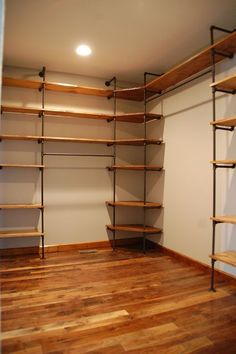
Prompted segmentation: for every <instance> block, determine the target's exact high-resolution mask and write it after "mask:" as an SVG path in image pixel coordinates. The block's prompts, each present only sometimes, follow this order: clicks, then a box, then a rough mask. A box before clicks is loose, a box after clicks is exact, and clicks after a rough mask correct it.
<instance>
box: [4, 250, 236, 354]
mask: <svg viewBox="0 0 236 354" xmlns="http://www.w3.org/2000/svg"><path fill="white" fill-rule="evenodd" d="M208 289H209V275H207V274H206V273H204V271H203V270H201V269H199V268H194V267H193V266H189V265H186V264H184V263H182V262H180V261H179V260H176V259H174V258H171V257H169V256H167V255H164V254H162V253H158V252H157V251H155V250H153V251H149V252H148V253H147V254H146V255H143V254H142V253H141V252H140V251H138V250H134V249H119V250H116V251H115V252H112V251H111V250H110V249H106V250H99V251H97V252H95V253H88V254H81V253H80V252H79V251H69V252H60V253H50V254H47V256H46V259H45V260H40V259H39V258H38V257H37V256H36V255H32V256H26V255H25V256H14V257H2V258H1V291H2V296H1V305H2V306H1V307H2V353H3V354H5V353H6V354H7V353H16V354H23V353H27V354H42V353H49V354H80V353H81V354H82V353H90V354H92V353H93V354H99V353H101V354H120V353H129V354H131V353H132V354H135V353H136V354H137V353H141V354H152V353H157V354H162V353H163V354H178V353H202V354H205V353H206V354H207V353H213V354H216V353H222V354H226V353H227V354H230V353H232V354H233V353H234V354H235V353H236V287H235V284H234V283H233V282H229V281H225V280H222V279H220V280H218V282H217V292H216V293H212V292H209V290H208Z"/></svg>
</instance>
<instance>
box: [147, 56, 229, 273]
mask: <svg viewBox="0 0 236 354" xmlns="http://www.w3.org/2000/svg"><path fill="white" fill-rule="evenodd" d="M235 69H236V60H235V59H234V60H228V61H224V62H223V63H221V64H219V65H218V67H217V73H218V75H217V79H221V78H224V77H226V76H228V75H230V74H232V73H235ZM210 83H211V75H210V74H208V75H207V76H205V77H204V78H201V79H198V80H197V81H194V82H193V83H191V84H188V85H187V86H184V87H182V89H179V90H178V91H174V92H173V93H172V94H169V95H167V96H163V97H164V98H163V100H162V103H159V104H158V103H157V102H154V103H152V104H150V109H151V110H153V112H155V111H156V110H157V111H159V110H160V105H161V106H162V109H163V114H164V116H165V123H164V135H163V137H164V141H165V154H164V167H165V176H164V198H163V203H164V213H163V217H164V221H163V229H164V233H163V235H162V238H161V243H162V244H163V245H164V246H166V247H168V248H170V249H172V250H175V251H177V252H179V253H182V254H184V255H187V256H189V257H191V258H193V259H197V260H199V261H202V262H204V263H208V264H209V263H210V259H209V257H208V256H209V254H210V253H211V235H212V223H211V221H210V220H209V218H210V216H211V215H212V166H211V164H210V163H209V161H210V160H212V128H211V126H210V125H209V122H210V121H211V120H212V100H211V89H210V88H209V85H210ZM216 107H217V110H216V112H217V118H221V117H222V118H224V117H230V116H234V115H235V96H233V95H225V94H221V93H217V104H216ZM152 134H154V135H155V134H158V132H157V131H156V132H154V131H153V130H152ZM217 142H218V143H217V157H218V159H227V158H228V159H235V158H236V132H223V131H218V132H217ZM235 182H236V171H235V169H234V170H227V169H219V170H218V171H217V214H218V215H224V214H228V215H230V214H231V215H233V214H234V215H235V214H236V203H235V195H236V183H235ZM158 188H159V186H158V185H157V186H156V187H155V188H153V189H152V190H151V197H152V198H154V196H155V195H157V194H158V193H159V190H158ZM216 239H217V247H216V249H217V251H224V250H226V249H235V248H236V226H232V225H217V236H216ZM217 263H218V262H217ZM217 265H218V264H217ZM220 267H221V268H223V269H224V270H226V271H227V270H228V271H232V272H233V269H232V268H231V267H229V266H226V265H223V264H221V265H220Z"/></svg>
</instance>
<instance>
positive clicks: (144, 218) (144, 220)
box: [143, 72, 149, 253]
mask: <svg viewBox="0 0 236 354" xmlns="http://www.w3.org/2000/svg"><path fill="white" fill-rule="evenodd" d="M148 75H149V74H148V73H147V72H145V73H144V115H143V123H144V151H143V153H144V156H143V164H144V171H143V202H144V205H145V204H146V201H147V169H146V168H145V166H146V165H147V144H146V139H147V89H146V85H147V76H148ZM143 228H144V230H145V228H146V208H145V207H144V208H143ZM143 253H146V233H145V232H143Z"/></svg>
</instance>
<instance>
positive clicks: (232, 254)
mask: <svg viewBox="0 0 236 354" xmlns="http://www.w3.org/2000/svg"><path fill="white" fill-rule="evenodd" d="M210 258H212V259H214V260H216V261H220V262H223V263H227V264H229V265H232V266H234V267H236V251H226V252H220V253H215V254H211V255H210Z"/></svg>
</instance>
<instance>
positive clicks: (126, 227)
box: [106, 224, 162, 235]
mask: <svg viewBox="0 0 236 354" xmlns="http://www.w3.org/2000/svg"><path fill="white" fill-rule="evenodd" d="M106 227H107V229H108V230H111V231H126V232H131V233H132V232H137V233H141V234H149V235H151V234H158V233H160V232H162V230H161V229H159V228H157V227H153V226H145V227H144V226H143V225H139V224H122V225H115V226H113V225H106Z"/></svg>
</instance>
